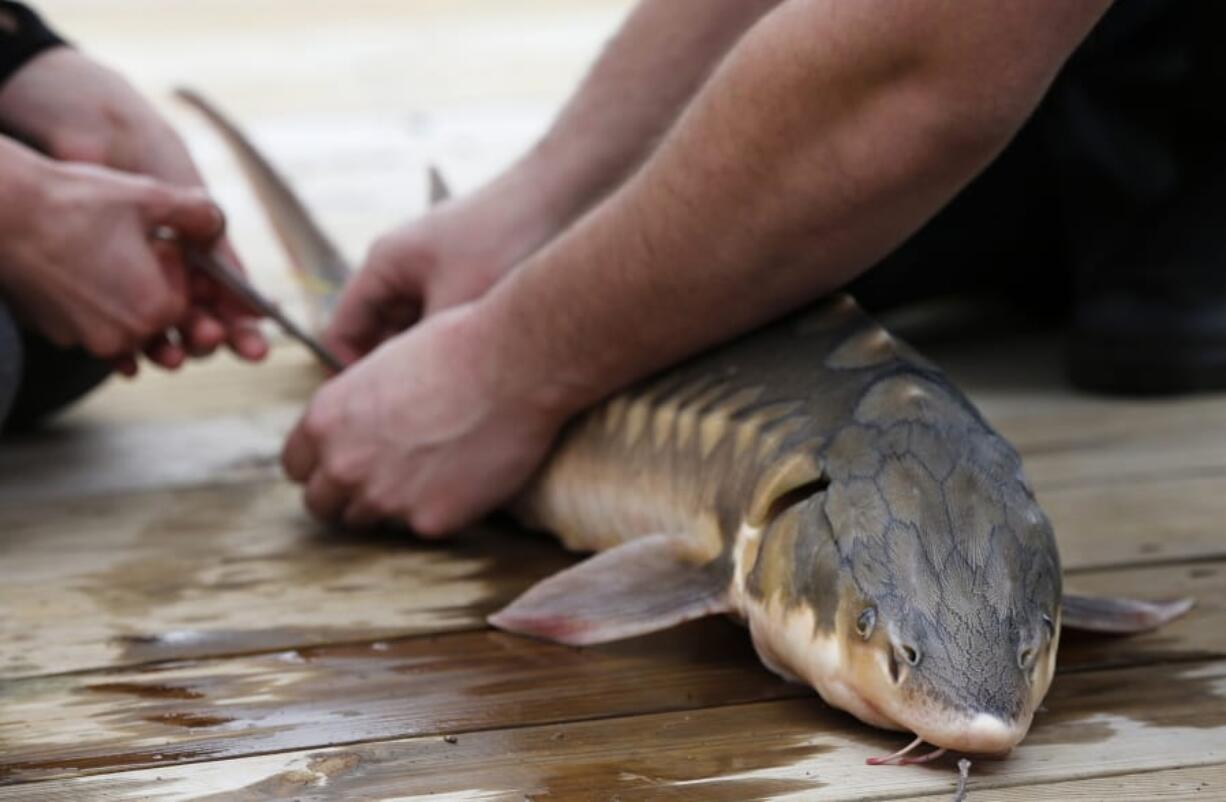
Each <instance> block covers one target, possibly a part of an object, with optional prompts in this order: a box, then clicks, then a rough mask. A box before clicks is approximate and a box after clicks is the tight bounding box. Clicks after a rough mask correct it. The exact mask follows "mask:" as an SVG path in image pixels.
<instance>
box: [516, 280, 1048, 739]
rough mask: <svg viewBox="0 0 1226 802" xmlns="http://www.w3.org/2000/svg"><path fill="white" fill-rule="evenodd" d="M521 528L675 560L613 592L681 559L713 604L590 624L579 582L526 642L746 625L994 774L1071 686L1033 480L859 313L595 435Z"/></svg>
mask: <svg viewBox="0 0 1226 802" xmlns="http://www.w3.org/2000/svg"><path fill="white" fill-rule="evenodd" d="M515 510H516V513H517V514H518V515H519V516H520V518H521V520H522V521H523V522H524V523H526V524H529V525H532V526H536V527H540V528H544V529H547V530H549V531H552V532H555V533H557V535H558V536H559V537H560V538H561V540H562V541H563V543H564V544H565V545H566V546H567V547H568V548H571V549H575V550H579V551H604V552H607V553H615V552H617V551H618V550H621V549H625V548H626V547H627V546H628V545H629V544H632V543H634V542H636V541H638V540H640V539H643V538H648V539H651V540H652V541H653V542H654V543H655V544H656V546H655V548H652V549H644V548H639V549H637V550H635V549H630V550H627V554H629V555H631V556H632V558H633V559H632V561H630V562H627V564H625V565H617V566H614V565H612V564H607V565H603V566H601V569H602V570H604V571H612V570H620V571H634V570H639V571H641V570H642V568H643V567H644V564H658V561H660V560H662V559H663V558H662V554H663V553H669V554H675V555H678V557H677V559H678V561H679V565H678V566H677V569H676V570H675V571H674V572H672V574H671V576H670V579H671V580H672V581H674V582H681V581H682V579H683V577H685V576H686V575H687V574H688V575H698V576H701V577H704V578H706V579H707V582H708V584H707V585H705V586H704V589H705V590H706V591H707V593H706V594H705V595H703V596H702V597H701V598H700V599H699V603H697V604H695V605H694V606H692V607H690V606H687V604H686V603H685V602H678V601H677V600H673V606H672V610H671V618H670V617H669V616H668V615H662V614H661V609H662V608H661V607H660V605H658V604H657V603H656V600H655V599H654V598H653V596H655V595H658V594H653V592H652V589H650V588H639V589H636V590H635V592H634V593H633V594H629V593H628V594H626V595H625V598H624V599H623V602H624V603H625V604H626V605H628V606H625V607H621V608H618V609H609V608H608V607H607V605H608V603H609V602H608V600H607V599H600V603H601V604H604V605H606V607H605V608H604V609H598V610H588V609H587V605H586V604H585V602H584V594H583V593H582V592H581V588H583V587H591V586H592V585H593V583H594V578H593V577H592V576H588V575H587V573H588V572H586V571H582V570H580V571H579V572H578V573H577V575H574V576H570V577H563V578H562V579H555V580H553V582H554V583H555V585H556V583H558V582H559V581H561V582H564V583H565V584H566V585H567V586H568V587H565V588H561V589H559V588H557V587H555V588H553V589H552V590H551V591H550V593H549V596H550V598H549V599H547V600H545V601H548V602H550V603H548V604H546V605H544V607H542V604H541V603H540V600H534V599H533V591H530V592H529V594H527V595H526V596H525V597H524V599H523V600H522V601H521V602H518V603H516V604H513V605H511V607H509V608H508V609H507V610H506V611H504V612H503V613H499V614H497V615H495V616H494V617H493V618H492V621H493V623H495V624H496V625H498V626H502V627H504V628H508V629H512V630H516V631H523V632H528V633H531V634H534V635H537V636H541V637H547V638H551V639H554V640H563V641H566V642H571V643H588V642H599V641H602V640H607V639H609V636H610V633H609V632H608V631H606V630H607V629H609V628H612V629H613V630H614V632H613V633H612V634H614V635H615V636H617V637H621V636H625V635H627V634H637V633H638V632H642V631H647V630H649V629H652V628H656V627H657V626H658V625H659V624H660V623H662V622H663V623H675V622H676V621H680V620H685V618H687V617H694V616H696V615H701V614H707V613H709V612H711V611H713V610H717V611H723V612H729V613H732V614H734V615H736V616H738V617H740V618H741V619H743V620H744V621H746V622H747V624H748V626H749V629H750V632H751V634H752V637H753V640H754V644H755V647H756V649H757V651H758V654H759V655H760V657H761V658H762V660H763V662H764V663H765V664H766V665H767V666H769V667H770V668H772V669H773V670H775V671H776V672H778V673H780V674H782V675H784V676H786V677H788V678H791V679H796V680H799V681H803V682H806V683H808V684H810V685H812V686H813V687H814V688H816V689H817V691H818V692H819V694H821V696H822V697H823V698H824V699H825V700H826V701H827V702H829V703H831V704H833V705H835V706H837V707H840V708H843V709H845V710H848V711H850V712H852V713H853V714H855V715H856V716H858V717H859V718H861V719H863V720H865V721H867V722H869V723H871V724H874V725H877V726H882V727H889V728H894V729H902V730H908V731H915V732H917V733H919V734H920V735H921V736H923V737H924V738H925V740H927V741H929V742H931V743H934V744H939V745H941V746H951V747H953V748H960V749H965V750H969V751H977V752H1002V751H1007V750H1008V749H1009V748H1011V747H1012V746H1013V745H1014V744H1015V743H1016V742H1017V741H1018V740H1020V737H1021V735H1022V734H1024V732H1025V730H1026V729H1027V728H1028V726H1029V724H1030V718H1031V716H1032V714H1033V711H1034V709H1035V708H1036V707H1037V706H1038V703H1039V701H1040V700H1041V699H1042V697H1043V695H1044V694H1045V693H1046V691H1047V687H1048V685H1049V683H1050V681H1051V676H1052V671H1053V666H1054V661H1055V655H1056V644H1057V641H1058V628H1059V614H1060V598H1061V583H1060V564H1059V557H1058V555H1057V549H1056V543H1055V539H1054V537H1053V535H1052V529H1051V526H1050V524H1049V522H1048V520H1047V518H1046V517H1045V516H1044V515H1043V513H1042V511H1041V509H1040V508H1039V506H1038V504H1037V502H1036V501H1035V499H1034V495H1033V493H1032V492H1031V490H1030V488H1029V486H1028V485H1027V483H1026V481H1025V478H1024V476H1023V473H1022V469H1021V460H1020V458H1019V457H1018V455H1017V453H1016V452H1015V451H1014V450H1013V448H1012V447H1011V446H1010V445H1009V444H1008V443H1007V442H1006V441H1005V440H1004V439H1003V438H1001V437H1000V435H999V434H997V433H996V432H995V431H994V430H993V429H992V428H991V427H990V426H989V425H988V424H987V423H986V422H985V421H984V419H983V417H982V416H981V415H980V414H979V413H978V412H977V411H976V410H975V408H974V407H973V406H972V405H971V403H970V402H969V401H968V400H967V399H966V398H965V397H964V396H963V394H962V393H961V392H960V391H958V390H957V388H956V387H954V386H953V385H952V384H951V383H950V382H949V380H948V379H947V378H946V377H945V376H944V374H943V373H942V372H941V371H940V370H939V369H937V368H936V367H935V366H934V365H932V364H931V363H929V362H928V361H927V360H925V359H923V358H922V357H921V356H919V355H918V354H917V353H916V352H915V351H913V350H912V349H911V348H909V347H907V346H906V345H905V344H904V343H902V342H900V341H899V340H897V339H896V338H894V337H893V336H892V335H890V334H889V333H888V332H887V331H886V330H884V329H883V328H881V327H880V326H879V325H877V324H876V323H875V322H874V321H872V319H871V318H869V317H868V316H867V315H865V314H864V313H863V312H862V311H861V310H860V309H859V307H858V306H857V305H856V303H855V302H854V301H853V300H852V299H851V298H850V297H849V296H846V295H839V296H836V297H834V298H833V299H829V300H827V301H825V302H823V303H821V304H819V306H818V307H817V308H815V309H813V310H810V311H808V312H806V313H803V314H801V315H798V316H795V317H793V318H789V319H787V320H785V321H783V322H781V323H777V324H775V325H772V326H768V327H766V328H764V329H762V330H761V331H759V332H756V333H753V334H751V335H749V336H746V337H744V338H742V339H740V340H738V341H736V342H734V343H732V344H730V345H726V346H722V347H719V348H716V349H714V350H713V351H711V352H710V353H708V354H706V355H704V356H701V357H699V358H697V359H695V360H692V361H690V362H688V363H686V364H684V365H682V366H680V367H677V368H675V369H672V370H669V371H667V372H665V373H663V374H662V375H660V376H659V377H656V378H654V379H652V380H650V381H648V382H645V383H643V384H642V385H640V386H638V387H636V388H634V389H632V390H630V391H628V392H625V393H622V394H620V395H617V396H615V397H613V398H611V399H609V400H608V401H605V402H604V403H602V404H601V405H599V406H597V407H596V408H594V409H593V410H591V411H589V412H587V413H586V414H584V415H583V416H581V417H580V418H578V419H577V420H576V421H574V422H573V423H572V424H571V426H570V427H569V428H568V430H567V431H566V432H565V433H564V435H563V436H562V438H561V440H560V442H559V444H558V446H557V448H556V450H555V452H554V454H553V456H552V457H551V459H550V460H549V461H548V463H547V464H546V465H545V467H544V468H543V469H542V470H541V472H540V474H539V475H538V477H537V479H536V480H535V481H534V482H533V484H532V485H531V486H530V487H529V489H528V490H527V491H526V493H525V494H524V495H523V497H522V498H521V499H520V501H519V502H518V504H517V505H516V507H515ZM635 563H638V565H636V564H635ZM560 576H561V575H560ZM563 599H566V600H567V601H566V603H565V604H562V603H561V601H562V600H563ZM641 602H646V603H647V605H648V607H649V608H650V610H652V611H654V613H655V615H654V616H652V615H643V614H642V612H641V611H640V610H639V609H638V604H637V603H641ZM550 607H553V608H556V611H555V612H553V613H548V612H546V610H547V609H548V608H550ZM623 616H624V618H625V619H628V620H623ZM869 618H871V619H873V620H872V622H871V624H872V625H871V626H868V625H867V622H868V619H869ZM858 621H862V622H864V623H863V625H862V626H861V630H862V631H863V634H862V635H861V634H860V633H858V632H856V627H857V622H858ZM1046 622H1050V623H1046Z"/></svg>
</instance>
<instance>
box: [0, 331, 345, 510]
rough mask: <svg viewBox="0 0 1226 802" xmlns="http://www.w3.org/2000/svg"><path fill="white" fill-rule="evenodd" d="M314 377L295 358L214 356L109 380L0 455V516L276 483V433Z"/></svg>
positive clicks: (280, 438)
mask: <svg viewBox="0 0 1226 802" xmlns="http://www.w3.org/2000/svg"><path fill="white" fill-rule="evenodd" d="M322 376H323V374H322V373H321V371H320V370H319V369H318V367H317V366H316V365H315V364H313V363H312V362H311V360H310V358H309V357H308V356H306V355H305V354H303V353H301V352H300V349H297V348H293V347H290V346H282V347H278V348H275V349H273V352H272V353H271V354H270V356H269V359H268V364H265V365H261V366H259V367H258V368H256V367H253V366H251V365H246V364H242V363H239V362H238V361H237V360H235V359H233V358H231V357H227V356H219V357H215V358H214V359H213V360H210V361H207V362H204V363H201V364H199V365H191V366H189V367H188V368H186V369H184V370H183V371H181V372H178V373H174V374H168V373H164V372H157V371H153V370H146V371H144V375H142V376H141V378H140V381H139V382H126V381H123V380H119V379H115V380H112V381H111V382H109V383H108V384H107V385H106V386H105V387H104V388H102V389H101V390H100V391H99V392H97V393H95V394H94V395H93V396H92V397H90V398H89V399H88V400H87V401H86V402H85V403H83V404H82V405H80V406H79V407H78V408H76V409H74V410H72V411H71V412H70V413H69V414H68V415H66V416H65V417H64V418H63V419H61V420H58V421H56V422H54V424H53V425H51V426H50V427H49V428H48V429H45V430H43V431H39V432H34V433H31V434H28V435H22V436H19V437H9V438H6V439H5V441H4V446H3V448H0V507H4V506H24V505H28V504H31V503H37V502H40V501H44V502H53V501H59V500H66V499H78V498H83V497H88V496H100V495H115V494H120V493H129V492H134V491H141V490H158V489H172V488H180V487H193V486H200V485H205V484H219V483H225V484H242V483H247V482H251V481H255V480H259V479H270V478H275V477H277V476H279V475H280V465H279V462H278V457H279V454H280V451H281V445H282V443H283V442H284V439H285V434H286V433H287V432H288V431H289V428H290V427H291V426H292V425H293V423H294V421H295V420H297V418H298V416H299V414H301V410H302V406H303V399H305V398H308V397H309V395H310V391H311V389H312V388H313V387H315V386H317V385H318V384H319V382H320V381H321V379H322Z"/></svg>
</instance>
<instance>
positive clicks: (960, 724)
mask: <svg viewBox="0 0 1226 802" xmlns="http://www.w3.org/2000/svg"><path fill="white" fill-rule="evenodd" d="M939 718H940V719H941V720H936V721H933V720H931V719H929V720H925V721H916V722H913V724H915V725H917V726H900V727H898V729H901V730H903V731H911V732H914V733H915V734H916V738H915V740H914V741H912V742H911V743H910V744H909V745H908V746H907V747H905V748H904V749H902V750H900V751H898V752H895V753H894V754H892V755H889V756H886V757H882V758H869V760H868V763H869V765H882V764H885V763H894V762H897V763H900V764H910V763H927V762H928V761H930V760H935V759H936V758H938V757H940V756H941V755H943V754H945V752H946V751H950V752H959V753H963V754H969V755H979V756H983V757H1003V756H1005V755H1007V754H1008V753H1009V752H1011V751H1012V750H1013V748H1014V747H1015V746H1017V745H1018V744H1019V743H1020V742H1021V741H1022V739H1023V738H1025V737H1026V733H1027V732H1028V731H1029V729H1030V722H1029V721H1028V720H1026V721H1008V720H1006V719H1002V718H1000V717H999V716H995V715H992V714H990V713H974V714H953V715H948V714H947V715H943V716H940V717H939ZM923 743H927V744H930V745H931V746H933V747H934V748H935V751H933V752H930V753H928V754H926V755H922V756H918V757H912V756H909V754H910V753H911V752H912V751H913V750H915V749H916V748H917V747H919V746H920V745H921V744H923Z"/></svg>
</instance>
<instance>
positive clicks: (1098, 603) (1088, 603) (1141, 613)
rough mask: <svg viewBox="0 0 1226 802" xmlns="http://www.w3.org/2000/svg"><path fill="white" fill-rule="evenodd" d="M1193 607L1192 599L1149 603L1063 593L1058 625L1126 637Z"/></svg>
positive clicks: (1146, 629) (1169, 620)
mask: <svg viewBox="0 0 1226 802" xmlns="http://www.w3.org/2000/svg"><path fill="white" fill-rule="evenodd" d="M1193 604H1194V602H1193V600H1192V599H1175V600H1173V601H1162V602H1148V601H1141V600H1140V599H1119V598H1115V599H1112V598H1096V597H1091V596H1078V595H1076V594H1073V593H1066V594H1064V600H1063V602H1062V604H1061V607H1060V621H1061V626H1062V627H1067V628H1070V629H1081V630H1085V631H1087V632H1106V633H1115V634H1120V635H1128V634H1132V633H1136V632H1148V631H1150V630H1151V629H1157V628H1158V627H1160V626H1163V625H1165V624H1168V623H1170V622H1171V621H1174V620H1175V619H1176V618H1178V617H1179V616H1181V615H1183V614H1184V613H1186V612H1188V611H1189V610H1191V609H1192V605H1193Z"/></svg>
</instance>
